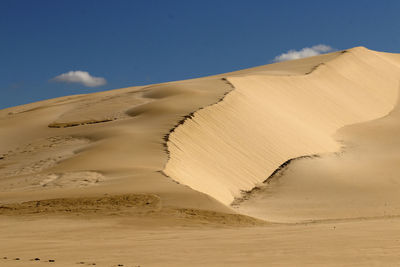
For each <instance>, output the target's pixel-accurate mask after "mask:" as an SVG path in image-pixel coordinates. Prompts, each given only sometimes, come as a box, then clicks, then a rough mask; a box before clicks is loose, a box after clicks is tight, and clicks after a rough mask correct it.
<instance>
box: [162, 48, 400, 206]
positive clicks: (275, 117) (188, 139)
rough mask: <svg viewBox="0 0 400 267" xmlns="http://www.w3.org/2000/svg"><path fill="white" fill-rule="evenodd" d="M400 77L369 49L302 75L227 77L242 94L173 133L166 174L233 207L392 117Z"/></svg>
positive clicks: (230, 96) (227, 98) (382, 55)
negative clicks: (341, 133) (343, 135)
mask: <svg viewBox="0 0 400 267" xmlns="http://www.w3.org/2000/svg"><path fill="white" fill-rule="evenodd" d="M300 62H301V60H300ZM291 64H292V66H295V65H296V62H292V63H291ZM317 65H318V66H317ZM399 77H400V68H399V65H398V63H397V61H396V60H393V58H392V57H391V56H390V55H389V54H386V53H380V52H374V51H371V50H368V49H366V48H363V47H357V48H353V49H349V50H347V52H346V53H340V54H339V55H338V56H337V57H334V58H332V57H331V58H329V60H327V61H325V62H320V63H318V64H315V65H314V66H312V68H311V71H310V70H307V71H303V73H302V75H301V74H300V75H274V73H272V74H271V75H269V74H268V71H265V72H260V73H245V74H242V75H231V76H226V77H225V78H226V79H227V81H229V82H230V83H231V84H232V85H233V86H234V88H235V89H234V90H232V91H231V92H229V93H228V94H227V95H226V96H225V98H224V99H223V101H220V102H218V103H216V104H213V105H211V106H208V107H206V108H204V109H201V110H199V111H197V112H195V113H194V114H193V116H192V117H191V118H190V119H188V120H186V121H185V123H183V124H182V125H180V126H179V127H177V128H176V129H175V130H174V132H173V133H172V134H171V135H170V136H169V140H168V150H169V152H170V158H169V160H168V162H167V164H166V166H165V169H164V172H165V173H166V174H167V175H168V176H169V177H171V178H172V179H174V180H176V181H178V182H179V183H182V184H185V185H188V186H189V187H191V188H193V189H195V190H197V191H200V192H203V193H206V194H208V195H210V196H212V197H214V198H215V199H217V200H219V201H220V202H222V203H224V204H226V205H229V204H231V203H232V201H233V200H234V199H235V197H240V194H241V192H242V191H248V190H251V189H252V188H253V187H254V186H255V185H257V184H258V183H260V182H263V181H264V180H265V179H266V178H267V177H268V176H269V175H270V174H271V173H273V172H274V171H275V170H276V169H277V168H279V166H280V165H281V164H282V163H283V162H285V161H287V160H289V159H291V158H296V157H300V156H304V155H313V154H321V153H329V152H334V151H338V150H339V149H340V148H341V144H340V142H339V141H340V140H335V139H334V138H333V135H334V134H335V132H336V131H337V130H338V129H340V128H342V127H344V126H345V125H350V124H355V123H359V122H363V121H369V120H372V119H376V118H379V117H382V116H384V115H386V114H388V113H389V112H390V111H391V110H392V109H393V108H394V106H395V103H396V100H397V94H398V85H399Z"/></svg>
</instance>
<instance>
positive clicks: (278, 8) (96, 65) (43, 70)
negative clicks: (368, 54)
mask: <svg viewBox="0 0 400 267" xmlns="http://www.w3.org/2000/svg"><path fill="white" fill-rule="evenodd" d="M399 11H400V1H384V0H380V1H379V0H376V1H368V0H353V1H352V0H347V1H340V0H335V1H328V0H326V1H322V0H319V1H313V0H307V1H306V0H305V1H295V0H293V1H289V0H286V1H285V0H279V1H266V0H265V1H252V0H246V1H244V0H243V1H234V0H231V1H222V0H213V1H207V0H202V1H192V0H181V1H167V0H164V1H152V0H143V1H139V0H137V1H133V0H132V1H122V0H120V1H119V0H112V1H111V0H110V1H101V0H96V1H89V0H79V1H75V0H68V1H62V0H57V1H54V0H50V1H41V0H35V1H31V0H26V1H20V0H10V1H8V0H1V1H0V33H1V37H0V108H5V107H10V106H15V105H19V104H24V103H29V102H33V101H38V100H42V99H48V98H53V97H58V96H63V95H70V94H80V93H90V92H96V91H103V90H110V89H115V88H122V87H128V86H134V85H143V84H150V83H159V82H165V81H172V80H182V79H188V78H194V77H201V76H206V75H211V74H217V73H224V72H229V71H233V70H237V69H243V68H248V67H252V66H257V65H264V64H268V63H271V62H272V60H273V59H274V58H275V57H276V56H278V55H280V54H282V53H284V52H287V51H288V50H290V49H296V50H299V49H302V48H304V47H310V46H314V45H317V44H325V45H329V46H331V47H333V48H335V49H339V50H340V49H346V48H350V47H354V46H360V45H362V46H366V47H368V48H370V49H374V50H380V51H388V52H397V53H400V34H399V33H400V17H399ZM69 71H85V72H89V73H90V75H92V76H95V77H103V78H104V79H105V80H106V81H107V83H106V84H104V83H101V82H99V83H93V84H92V85H90V86H92V87H88V86H85V85H84V84H81V83H63V82H60V81H62V79H58V80H54V79H53V78H54V77H56V76H58V75H61V74H63V73H67V72H69ZM51 79H53V80H52V81H49V80H51ZM57 81H59V82H57ZM101 84H103V85H101Z"/></svg>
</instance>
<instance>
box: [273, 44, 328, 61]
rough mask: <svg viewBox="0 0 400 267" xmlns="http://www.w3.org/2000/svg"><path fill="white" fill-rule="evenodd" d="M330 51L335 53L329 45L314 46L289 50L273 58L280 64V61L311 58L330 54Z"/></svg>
mask: <svg viewBox="0 0 400 267" xmlns="http://www.w3.org/2000/svg"><path fill="white" fill-rule="evenodd" d="M332 51H335V49H333V48H332V47H330V46H329V45H323V44H319V45H314V46H312V47H304V48H303V49H301V50H289V51H288V52H287V53H283V54H281V55H279V56H276V57H275V58H274V61H275V62H280V61H286V60H293V59H299V58H303V57H312V56H316V55H319V54H323V53H328V52H332Z"/></svg>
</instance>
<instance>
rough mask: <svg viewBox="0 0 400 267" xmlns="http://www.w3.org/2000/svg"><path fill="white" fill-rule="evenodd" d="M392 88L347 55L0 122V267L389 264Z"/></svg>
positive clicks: (399, 62) (392, 77) (395, 115)
mask: <svg viewBox="0 0 400 267" xmlns="http://www.w3.org/2000/svg"><path fill="white" fill-rule="evenodd" d="M399 80H400V56H399V55H396V54H389V53H383V52H375V51H371V50H368V49H366V48H363V47H356V48H352V49H348V50H346V51H339V52H334V53H330V54H326V55H320V56H316V57H311V58H306V59H300V60H294V61H288V62H282V63H275V64H270V65H266V66H260V67H256V68H252V69H247V70H241V71H236V72H231V73H226V74H220V75H215V76H210V77H205V78H200V79H192V80H185V81H177V82H169V83H163V84H154V85H149V86H140V87H131V88H124V89H118V90H112V91H107V92H101V93H95V94H88V95H75V96H66V97H61V98H57V99H50V100H45V101H41V102H37V103H32V104H28V105H23V106H18V107H13V108H8V109H4V110H1V111H0V266H31V265H32V266H33V265H35V266H48V265H49V264H53V265H55V266H75V264H83V265H91V264H93V263H96V265H97V266H122V265H121V264H123V266H137V265H143V266H164V265H171V266H188V265H192V266H193V265H198V266H204V265H215V266H220V265H242V266H243V265H244V266H248V265H259V266H266V265H281V266H288V265H308V264H310V265H313V264H317V265H325V266H328V265H332V266H337V265H341V266H345V265H347V266H354V265H366V264H371V263H377V264H381V265H385V264H386V265H395V264H397V263H398V262H399V260H400V259H399V257H398V255H399V253H400V248H399V245H398V236H397V232H398V228H399V227H398V225H399V224H398V222H399V220H400V219H399V218H398V217H399V216H400V212H399V209H400V197H398V192H399V189H400V187H399V186H398V184H399V183H398V177H397V176H398V173H399V171H400V169H399V167H398V162H399V159H400V157H399V153H398V151H400V150H399V149H398V148H400V147H399V144H398V143H399V142H398V141H397V139H398V138H397V136H398V131H399V129H400V125H399V123H398V121H399V114H400V112H399V110H398V107H397V104H398V91H399ZM307 156H311V157H307ZM308 222H312V224H309V223H308ZM16 258H19V259H18V260H17V259H16ZM35 258H39V259H40V260H35ZM48 260H54V262H49V261H48ZM45 261H47V262H45ZM118 264H120V265H118Z"/></svg>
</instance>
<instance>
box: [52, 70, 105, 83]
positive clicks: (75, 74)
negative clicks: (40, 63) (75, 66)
mask: <svg viewBox="0 0 400 267" xmlns="http://www.w3.org/2000/svg"><path fill="white" fill-rule="evenodd" d="M51 81H55V82H64V83H81V84H83V85H84V86H87V87H95V86H101V85H105V84H106V83H107V81H106V79H104V78H103V77H93V76H91V75H90V74H89V72H87V71H80V70H76V71H73V70H72V71H69V72H66V73H63V74H60V75H58V76H56V77H54V78H53V79H51Z"/></svg>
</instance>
